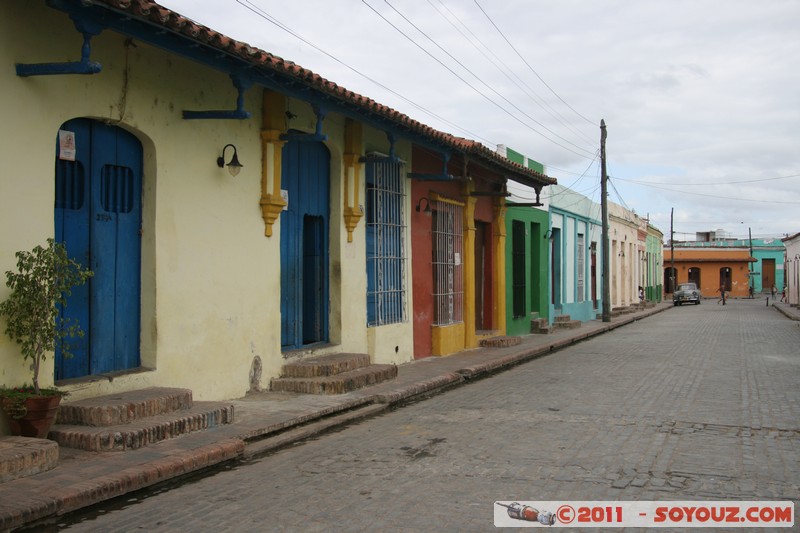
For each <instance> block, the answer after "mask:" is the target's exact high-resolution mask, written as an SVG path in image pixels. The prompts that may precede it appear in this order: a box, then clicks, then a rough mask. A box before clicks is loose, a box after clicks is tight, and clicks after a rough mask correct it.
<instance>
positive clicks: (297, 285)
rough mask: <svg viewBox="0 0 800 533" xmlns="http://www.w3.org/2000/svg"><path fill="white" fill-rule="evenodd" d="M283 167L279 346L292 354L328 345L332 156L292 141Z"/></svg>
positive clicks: (318, 145)
mask: <svg viewBox="0 0 800 533" xmlns="http://www.w3.org/2000/svg"><path fill="white" fill-rule="evenodd" d="M282 167H283V168H282V170H281V183H282V185H283V187H284V189H285V190H286V191H287V192H288V199H289V202H288V206H287V210H285V211H284V212H283V213H282V214H281V346H282V349H284V350H291V349H296V348H301V347H303V346H307V345H310V344H315V343H319V342H326V341H327V340H328V308H329V305H328V291H329V288H328V285H329V283H328V233H329V232H328V227H329V222H328V220H329V190H330V186H329V180H330V154H329V152H328V149H327V148H326V147H325V145H324V144H322V143H319V142H312V141H289V142H287V143H286V144H285V145H284V147H283V152H282Z"/></svg>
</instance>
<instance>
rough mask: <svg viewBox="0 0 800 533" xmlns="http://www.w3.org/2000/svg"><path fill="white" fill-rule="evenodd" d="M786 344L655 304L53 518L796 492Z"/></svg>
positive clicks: (777, 328) (428, 512) (250, 527)
mask: <svg viewBox="0 0 800 533" xmlns="http://www.w3.org/2000/svg"><path fill="white" fill-rule="evenodd" d="M799 345H800V324H799V323H798V322H795V321H791V320H788V319H786V318H785V317H784V316H783V315H781V314H780V313H777V312H776V311H775V310H774V309H772V308H771V307H767V306H765V305H764V301H761V300H731V301H729V302H728V305H726V306H719V305H714V301H713V300H706V301H704V302H703V304H702V305H699V306H684V307H678V308H674V309H669V310H667V311H665V312H662V313H659V314H657V315H655V316H652V317H650V318H647V319H644V320H640V321H638V322H636V323H633V324H630V325H628V326H625V327H624V328H620V329H617V330H614V331H612V332H610V333H607V334H604V335H601V336H598V337H595V338H593V339H591V340H588V341H586V342H583V343H580V344H578V345H575V346H573V347H570V348H567V349H564V350H562V351H559V352H556V353H553V354H552V355H549V356H546V357H542V358H540V359H536V360H534V361H531V362H528V363H525V364H523V365H520V366H517V367H514V368H512V369H511V370H508V371H506V372H503V373H500V374H497V375H495V376H492V377H489V378H487V379H483V380H480V381H477V382H474V383H470V384H468V385H465V386H462V387H459V388H455V389H453V390H450V391H448V392H445V393H443V394H439V395H437V396H434V397H432V398H429V399H427V400H425V401H421V402H417V403H414V404H410V405H407V406H405V407H403V408H401V409H398V410H395V411H392V412H389V413H387V414H384V415H381V416H377V417H374V418H370V419H366V420H364V421H362V422H360V423H358V424H354V425H351V426H350V427H347V428H345V429H342V430H340V431H337V432H334V433H328V434H325V435H322V436H321V437H320V438H318V439H315V440H312V441H308V442H305V443H302V444H299V445H296V446H293V447H291V448H287V449H283V450H281V451H279V452H277V453H274V454H272V455H268V456H265V457H261V458H258V459H255V460H252V461H250V462H249V463H239V464H237V465H236V466H235V467H234V468H232V469H230V470H226V471H220V472H219V473H217V474H215V475H212V476H205V477H201V478H198V479H195V480H193V481H191V482H185V483H183V484H181V485H180V486H177V487H175V488H173V489H172V490H167V491H162V492H160V493H158V494H156V495H154V496H152V497H148V498H144V497H142V498H135V499H130V500H129V501H125V502H119V501H117V502H115V504H116V509H114V510H110V507H111V506H109V509H107V510H103V511H99V512H98V511H97V510H95V511H94V512H93V513H92V514H88V515H84V516H82V517H78V516H70V517H67V520H65V521H63V522H61V525H60V527H61V528H64V529H66V530H68V531H76V532H78V531H100V530H101V531H134V530H137V529H141V530H146V531H236V532H240V531H491V530H494V526H493V512H494V510H493V502H494V501H496V500H516V501H524V500H539V501H541V500H722V499H726V500H793V501H794V502H795V506H797V504H798V502H800V461H798V458H799V457H800V422H798V421H799V420H800V387H798V383H800V350H799V349H798V346H799ZM75 520H79V521H78V522H77V523H73V524H71V525H69V524H68V522H72V521H75ZM594 531H599V530H594ZM661 531H665V530H664V529H662V530H661ZM784 531H785V530H784Z"/></svg>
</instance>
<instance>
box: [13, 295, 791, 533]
mask: <svg viewBox="0 0 800 533" xmlns="http://www.w3.org/2000/svg"><path fill="white" fill-rule="evenodd" d="M671 308H672V306H671V305H663V304H662V305H657V306H656V307H653V308H650V309H646V310H644V311H641V312H639V313H636V314H635V315H623V316H621V317H617V318H615V322H608V323H601V324H600V325H597V324H595V323H593V322H589V323H587V324H592V329H591V330H590V331H584V332H580V333H577V334H575V335H572V336H569V337H566V338H562V339H554V340H553V342H551V343H548V344H545V345H543V346H537V347H535V348H522V349H520V348H519V347H518V346H511V347H504V348H489V349H487V350H491V351H492V353H494V354H497V355H493V356H490V357H489V358H488V360H486V361H484V362H480V363H477V364H470V365H467V366H463V367H458V368H457V369H455V370H449V371H444V372H443V373H442V374H439V375H437V376H434V377H429V378H427V379H424V380H422V381H417V382H414V383H412V384H410V385H404V386H402V385H401V386H399V387H398V388H396V389H393V390H391V391H389V392H379V393H376V394H371V395H369V394H367V395H365V396H363V397H356V398H353V399H349V400H347V401H344V402H342V403H341V404H338V405H334V406H331V407H327V408H322V409H318V410H315V411H314V412H311V413H308V414H305V415H301V416H294V417H290V418H287V419H286V420H284V421H281V422H279V423H273V424H268V425H264V426H263V427H258V428H257V429H250V430H248V431H245V432H242V433H238V434H235V435H230V436H227V437H225V436H221V437H220V438H219V440H217V441H216V442H215V443H212V444H204V445H198V446H196V447H194V448H189V449H184V450H179V451H175V452H173V453H170V454H169V455H168V456H166V457H160V458H157V459H154V460H149V461H147V460H143V461H142V462H141V463H139V464H137V465H135V466H130V467H127V468H123V469H121V470H119V471H117V472H114V473H113V474H106V475H102V476H100V477H97V478H94V479H91V478H87V479H86V480H85V482H81V483H78V484H75V485H73V486H71V487H69V488H67V489H63V490H62V491H61V492H60V493H58V492H56V493H54V494H53V493H51V494H48V493H47V491H46V490H41V488H40V489H39V490H37V489H36V488H31V487H30V486H29V487H26V488H29V489H30V490H27V491H21V492H18V493H17V494H16V497H15V499H14V501H13V502H9V501H7V500H6V501H0V531H3V532H6V531H13V530H14V529H18V528H22V527H26V526H32V525H34V524H36V523H46V522H48V521H53V520H56V519H57V518H58V517H59V516H61V515H64V514H67V513H72V512H75V511H78V510H80V509H83V508H87V507H89V506H92V505H96V504H99V503H102V502H104V501H107V500H110V499H112V498H116V497H119V496H123V495H125V494H129V493H131V492H134V491H138V490H142V489H145V488H149V487H153V486H155V485H158V484H160V483H164V482H167V481H171V482H175V481H177V480H179V479H180V478H182V477H185V476H188V475H190V474H192V475H197V474H198V473H201V472H202V471H204V470H209V469H211V468H213V467H215V466H218V465H220V464H222V463H225V462H228V461H232V460H247V459H254V458H257V457H258V456H261V455H265V454H267V453H270V452H272V451H275V450H278V449H280V448H282V447H285V446H288V445H291V444H293V443H296V442H299V441H302V440H305V439H308V438H312V437H314V436H316V435H319V434H321V433H322V432H325V431H329V430H331V429H334V428H336V427H340V426H343V425H346V424H350V423H353V422H355V421H358V420H363V419H365V418H368V417H371V416H375V415H378V414H381V413H383V412H385V411H387V410H388V409H390V408H392V407H395V406H399V405H403V404H405V403H408V402H410V401H415V400H420V399H425V398H428V397H430V396H433V395H436V394H439V393H441V392H444V391H446V390H449V389H451V388H454V387H457V386H460V385H463V384H466V383H467V382H469V381H473V380H476V379H482V378H485V377H489V376H491V375H493V374H496V373H498V372H502V371H505V370H507V369H510V368H512V367H514V366H516V365H519V364H522V363H525V362H528V361H531V360H534V359H537V358H540V357H543V356H546V355H549V354H552V353H554V352H556V351H558V350H561V349H563V348H566V347H568V346H571V345H573V344H576V343H579V342H582V341H584V340H586V339H590V338H592V337H596V336H598V335H602V334H603V333H606V332H609V331H612V330H614V329H617V328H619V327H622V326H625V325H628V324H631V323H633V322H636V321H638V320H641V319H643V318H647V317H650V316H652V315H654V314H656V313H660V312H662V311H666V310H667V309H671ZM779 310H780V308H779ZM787 316H788V315H787ZM790 318H791V317H790ZM498 352H499V353H498ZM500 354H503V355H500ZM184 438H188V437H184ZM184 442H185V441H184ZM34 485H35V484H34Z"/></svg>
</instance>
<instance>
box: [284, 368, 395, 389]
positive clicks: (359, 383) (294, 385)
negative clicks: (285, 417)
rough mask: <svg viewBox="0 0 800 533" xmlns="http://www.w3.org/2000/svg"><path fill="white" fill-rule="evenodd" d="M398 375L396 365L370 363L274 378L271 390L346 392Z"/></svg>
mask: <svg viewBox="0 0 800 533" xmlns="http://www.w3.org/2000/svg"><path fill="white" fill-rule="evenodd" d="M395 377H397V366H395V365H369V366H366V367H362V368H358V369H356V370H351V371H349V372H341V373H338V374H335V375H332V376H316V377H280V378H273V379H272V381H271V382H270V390H272V391H274V392H300V393H305V394H344V393H346V392H351V391H354V390H356V389H360V388H362V387H367V386H369V385H377V384H378V383H382V382H384V381H388V380H390V379H394V378H395Z"/></svg>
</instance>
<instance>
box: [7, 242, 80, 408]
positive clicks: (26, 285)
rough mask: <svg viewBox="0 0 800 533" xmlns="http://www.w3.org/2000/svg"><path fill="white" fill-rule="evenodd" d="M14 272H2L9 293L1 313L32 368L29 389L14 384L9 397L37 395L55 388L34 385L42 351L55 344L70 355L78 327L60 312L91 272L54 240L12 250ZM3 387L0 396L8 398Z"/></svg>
mask: <svg viewBox="0 0 800 533" xmlns="http://www.w3.org/2000/svg"><path fill="white" fill-rule="evenodd" d="M15 255H16V258H17V271H16V272H12V271H7V272H6V285H7V286H8V287H9V288H10V289H11V295H10V296H9V297H8V299H6V300H5V301H4V302H2V303H0V316H2V317H5V319H6V330H5V332H6V335H8V336H9V337H10V338H11V339H12V340H14V341H16V343H17V344H18V345H20V351H21V352H22V356H23V357H24V359H30V361H31V370H32V372H33V386H32V387H18V388H17V389H16V391H17V393H16V394H13V396H14V398H17V399H19V398H22V399H21V400H20V401H23V402H24V396H25V393H26V391H28V395H41V394H42V393H43V392H44V393H47V392H51V393H52V391H53V390H55V389H41V388H40V387H39V370H40V368H41V365H42V361H44V360H45V359H46V357H47V354H49V353H51V352H53V351H55V349H56V347H60V348H61V351H62V353H63V354H64V356H65V357H69V356H71V353H70V351H69V344H68V343H67V341H66V339H67V338H69V337H82V336H83V330H81V328H80V325H79V324H78V323H77V321H76V320H69V319H66V318H64V317H62V316H61V310H62V309H63V308H64V306H66V304H67V297H69V296H70V294H71V291H72V289H73V288H74V287H76V286H79V285H83V284H84V283H86V281H87V280H88V279H89V278H90V277H91V276H92V275H93V273H92V271H91V270H88V269H85V268H83V267H82V266H81V265H80V264H79V263H77V262H76V261H74V260H72V259H70V258H69V256H68V255H67V250H66V247H65V246H64V245H63V244H62V243H58V242H56V241H55V240H54V239H48V240H47V246H45V247H43V246H36V247H35V248H34V249H33V250H31V251H21V252H17V253H16V254H15ZM14 390H15V389H5V390H4V391H2V392H0V395H2V396H7V397H8V396H12V394H11V393H10V392H8V391H14Z"/></svg>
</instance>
